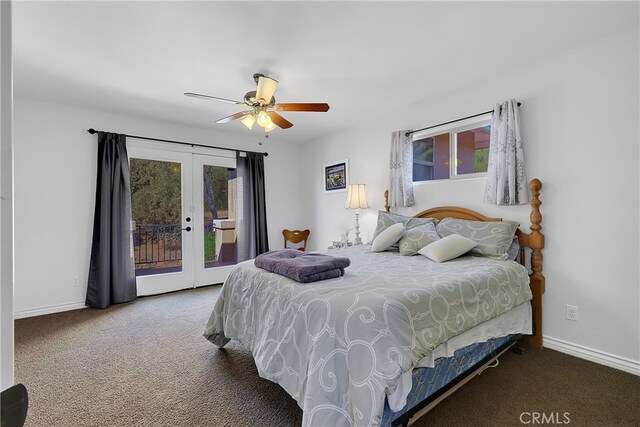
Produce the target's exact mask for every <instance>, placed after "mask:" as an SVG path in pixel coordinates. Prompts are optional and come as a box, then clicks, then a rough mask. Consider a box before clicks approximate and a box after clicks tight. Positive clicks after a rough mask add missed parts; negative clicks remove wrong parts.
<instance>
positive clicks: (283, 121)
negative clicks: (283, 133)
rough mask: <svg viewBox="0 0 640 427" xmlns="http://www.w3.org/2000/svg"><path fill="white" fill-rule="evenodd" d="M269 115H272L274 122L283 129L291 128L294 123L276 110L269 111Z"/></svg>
mask: <svg viewBox="0 0 640 427" xmlns="http://www.w3.org/2000/svg"><path fill="white" fill-rule="evenodd" d="M269 117H271V121H272V122H273V123H275V124H276V125H278V126H279V127H280V128H282V129H289V128H290V127H291V126H293V123H291V122H290V121H289V120H287V119H285V118H284V117H282V116H281V115H280V114H278V113H276V112H275V111H269Z"/></svg>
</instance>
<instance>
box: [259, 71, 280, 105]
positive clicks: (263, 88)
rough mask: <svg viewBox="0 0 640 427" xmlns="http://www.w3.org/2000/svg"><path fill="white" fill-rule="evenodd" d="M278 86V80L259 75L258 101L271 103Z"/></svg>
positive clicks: (266, 103)
mask: <svg viewBox="0 0 640 427" xmlns="http://www.w3.org/2000/svg"><path fill="white" fill-rule="evenodd" d="M277 87H278V81H277V80H275V79H272V78H271V77H267V76H259V77H258V88H257V89H256V101H257V102H260V103H261V104H262V105H269V103H270V102H271V98H272V97H273V94H274V93H275V91H276V88H277Z"/></svg>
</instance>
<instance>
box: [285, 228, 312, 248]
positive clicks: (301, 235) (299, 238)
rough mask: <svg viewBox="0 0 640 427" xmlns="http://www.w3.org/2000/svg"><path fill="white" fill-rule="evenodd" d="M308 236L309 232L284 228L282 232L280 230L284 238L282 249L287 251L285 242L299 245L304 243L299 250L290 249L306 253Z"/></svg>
mask: <svg viewBox="0 0 640 427" xmlns="http://www.w3.org/2000/svg"><path fill="white" fill-rule="evenodd" d="M309 234H311V232H310V231H309V230H302V231H300V230H287V229H286V228H285V229H284V230H282V235H283V236H284V248H285V249H288V247H287V242H291V243H300V242H304V243H303V244H302V246H301V247H299V248H292V249H298V250H300V251H303V252H304V251H306V250H307V239H308V238H309Z"/></svg>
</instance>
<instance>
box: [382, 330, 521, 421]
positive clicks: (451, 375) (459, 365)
mask: <svg viewBox="0 0 640 427" xmlns="http://www.w3.org/2000/svg"><path fill="white" fill-rule="evenodd" d="M514 338H516V335H507V336H506V337H501V338H494V339H491V340H489V341H487V342H484V343H475V344H471V345H469V346H467V347H464V348H461V349H460V350H458V351H456V352H455V353H454V355H453V356H452V357H442V358H440V359H437V360H436V363H435V366H434V367H433V368H418V369H414V370H413V373H412V380H411V381H412V385H411V392H410V393H409V396H408V397H407V404H406V405H405V407H404V408H402V409H401V410H400V411H398V412H393V411H392V410H391V408H389V404H388V403H387V402H386V400H385V403H384V414H383V415H382V423H381V425H382V426H384V427H387V426H391V422H392V421H393V420H395V419H397V418H399V417H401V416H402V415H404V414H406V413H407V412H409V411H411V410H412V409H413V408H414V407H416V406H417V405H418V404H419V403H420V402H422V401H423V400H425V399H427V398H428V397H429V396H433V395H434V394H435V393H437V392H438V391H439V390H441V389H443V388H445V387H446V386H447V385H448V384H450V383H451V382H453V381H454V380H455V379H456V378H457V377H459V376H460V375H462V374H464V373H465V372H466V371H468V370H469V369H471V368H472V367H473V366H474V365H476V364H478V363H479V362H481V361H482V360H483V359H484V358H485V357H487V356H488V355H490V354H491V353H493V352H494V351H496V350H498V349H499V348H500V347H502V346H503V345H505V344H506V343H508V342H509V341H512V340H513V339H514Z"/></svg>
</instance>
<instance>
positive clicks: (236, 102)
mask: <svg viewBox="0 0 640 427" xmlns="http://www.w3.org/2000/svg"><path fill="white" fill-rule="evenodd" d="M184 95H185V96H190V97H192V98H199V99H210V100H213V101H221V102H227V103H229V104H244V102H240V101H234V100H233V99H227V98H220V97H218V96H210V95H202V94H200V93H193V92H185V93H184Z"/></svg>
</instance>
